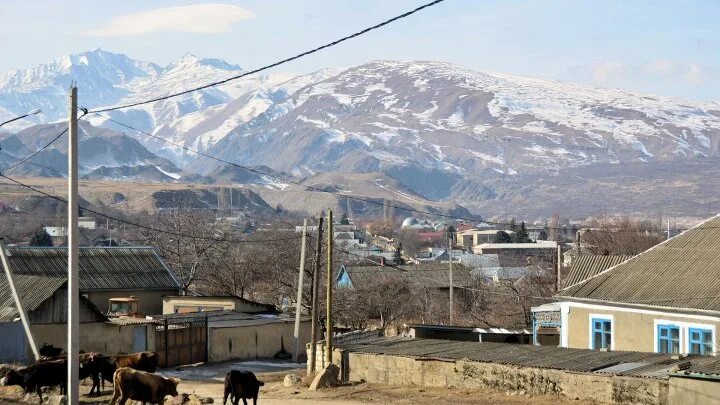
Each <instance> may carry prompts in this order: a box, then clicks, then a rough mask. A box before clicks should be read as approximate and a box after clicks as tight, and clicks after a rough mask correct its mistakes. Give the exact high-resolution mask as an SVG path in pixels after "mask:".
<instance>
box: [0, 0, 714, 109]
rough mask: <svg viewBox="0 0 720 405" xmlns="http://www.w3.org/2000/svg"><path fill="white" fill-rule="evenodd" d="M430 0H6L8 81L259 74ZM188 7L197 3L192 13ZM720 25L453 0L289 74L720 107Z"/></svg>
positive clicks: (2, 25)
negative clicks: (580, 86)
mask: <svg viewBox="0 0 720 405" xmlns="http://www.w3.org/2000/svg"><path fill="white" fill-rule="evenodd" d="M424 1H425V0H352V1H351V0H303V1H300V0H238V1H232V0H216V1H214V2H198V1H182V0H180V1H178V0H154V1H146V0H145V1H140V0H124V1H100V2H92V1H87V0H85V1H62V2H60V1H50V0H0V55H1V57H0V72H1V71H6V70H11V69H15V68H20V67H28V66H32V65H34V64H37V63H41V62H44V61H46V60H49V59H52V58H54V57H57V56H61V55H63V54H67V53H78V52H82V51H86V50H91V49H94V48H98V47H100V48H103V49H105V50H108V51H113V52H121V53H125V54H127V55H129V56H131V57H133V58H137V59H143V60H148V61H152V62H156V63H158V64H161V65H165V64H168V63H170V62H172V61H173V60H176V59H178V58H180V57H181V56H182V55H183V54H185V53H186V52H191V53H193V54H196V55H198V56H202V57H217V58H222V59H225V60H227V61H228V62H232V63H237V64H239V65H241V66H242V67H244V68H246V69H249V68H253V67H256V66H259V65H262V64H266V63H268V62H271V61H274V60H276V59H280V58H283V57H285V56H287V55H290V54H293V53H295V52H298V51H301V50H304V49H306V48H310V47H313V46H316V45H318V44H320V43H323V42H326V41H328V40H330V39H334V38H336V37H339V36H342V35H344V34H347V33H350V32H352V31H354V30H357V29H359V28H362V27H365V26H367V25H370V24H374V23H376V22H378V21H380V20H382V19H385V18H387V17H390V16H393V15H395V14H398V13H400V12H402V11H405V10H407V9H411V8H414V7H415V6H417V5H419V4H421V3H423V2H424ZM189 5H195V6H194V7H191V8H184V7H180V6H189ZM178 7H180V8H178ZM719 22H720V1H716V0H703V1H684V2H677V1H658V0H655V1H649V0H646V1H640V0H633V1H626V0H623V1H619V0H618V1H610V0H605V1H596V0H594V1H579V0H577V1H575V0H573V1H570V0H567V1H563V0H555V1H539V0H538V1H520V0H504V1H496V0H490V1H483V0H446V2H445V3H442V4H440V5H438V6H435V7H433V8H431V9H429V10H425V11H423V12H421V13H420V14H417V15H414V16H412V17H410V18H408V19H406V20H404V21H402V22H399V23H396V24H393V25H391V26H389V27H386V28H385V29H383V30H381V31H377V32H375V33H372V34H370V35H367V36H365V37H362V38H360V39H357V40H354V41H352V42H349V43H346V44H344V45H341V46H340V47H337V48H333V49H330V50H327V51H324V52H322V53H321V54H316V55H313V56H310V57H308V58H306V59H303V60H301V61H297V62H294V63H292V64H289V65H286V66H284V67H282V68H278V70H283V71H295V72H305V71H312V70H316V69H319V68H323V67H328V66H349V65H353V64H359V63H363V62H366V61H369V60H373V59H401V60H439V61H447V62H453V63H457V64H461V65H464V66H468V67H471V68H474V69H477V70H490V71H497V72H503V73H513V74H520V75H525V76H533V77H542V78H549V79H557V80H562V81H571V82H581V83H586V84H592V85H597V86H601V87H620V88H625V89H631V90H639V91H643V92H649V93H657V94H666V95H674V96H680V97H686V98H692V99H701V100H720V52H718V51H719V50H720V28H718V26H720V23H719Z"/></svg>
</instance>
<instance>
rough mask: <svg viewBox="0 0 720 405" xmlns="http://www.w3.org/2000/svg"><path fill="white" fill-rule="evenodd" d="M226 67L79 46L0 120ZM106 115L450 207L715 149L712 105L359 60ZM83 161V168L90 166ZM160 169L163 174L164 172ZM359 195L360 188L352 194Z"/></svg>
mask: <svg viewBox="0 0 720 405" xmlns="http://www.w3.org/2000/svg"><path fill="white" fill-rule="evenodd" d="M242 72H243V71H242V69H241V68H240V67H239V66H237V65H232V64H229V63H227V62H224V61H221V60H218V59H201V58H198V57H195V56H193V55H186V56H184V57H183V58H181V59H180V60H178V61H177V62H175V63H172V64H170V65H168V66H166V67H160V66H158V65H156V64H153V63H150V62H142V61H137V60H133V59H130V58H128V57H126V56H124V55H118V54H112V53H109V52H105V51H101V50H95V51H91V52H87V53H83V54H79V55H73V56H67V57H64V58H60V59H57V60H55V61H52V62H50V63H48V64H44V65H39V66H37V67H34V68H31V69H24V70H17V71H14V72H9V73H6V74H3V75H0V119H1V118H4V117H5V116H12V114H20V113H23V112H26V111H27V110H30V109H32V108H37V107H40V108H42V109H43V110H44V111H45V114H44V115H42V116H36V117H34V118H35V119H38V120H45V121H53V120H59V119H62V118H64V117H65V115H66V112H65V110H66V101H67V100H66V93H67V86H68V84H69V82H70V80H76V81H77V82H78V85H79V87H80V89H79V92H80V104H81V105H83V106H87V107H99V106H109V105H115V104H125V103H131V102H134V101H139V100H144V99H147V98H151V97H156V96H162V95H165V94H169V93H174V92H178V91H182V90H185V89H188V88H191V87H194V86H199V85H203V84H206V83H208V82H213V81H217V80H221V79H226V78H228V77H231V76H237V75H239V74H241V73H242ZM109 115H111V116H112V117H113V118H114V119H117V120H119V121H121V122H124V123H126V124H129V125H132V126H135V127H137V128H140V129H142V130H144V131H147V132H151V133H153V134H154V135H157V136H160V137H162V138H165V139H167V140H170V141H171V142H173V143H176V144H177V145H182V146H185V147H190V148H193V149H198V150H201V151H204V152H207V153H209V154H211V155H214V156H218V157H221V158H223V159H225V160H227V161H231V162H235V163H239V164H243V165H247V166H253V167H261V166H263V165H264V166H267V167H268V168H269V169H268V170H270V169H272V170H274V171H281V172H287V173H290V174H291V175H292V176H295V178H296V179H302V178H309V177H312V176H315V175H317V174H318V173H368V174H369V173H376V172H382V173H383V175H389V176H391V177H392V178H394V179H396V180H398V181H399V182H400V183H402V184H403V185H404V186H405V187H407V188H408V190H410V191H412V192H414V193H417V194H418V195H420V196H422V197H425V198H429V199H435V200H450V199H456V200H457V201H458V202H460V203H462V204H473V203H477V202H478V201H490V200H498V201H500V200H501V199H503V198H511V199H517V198H520V197H521V196H523V195H526V194H527V189H526V188H524V187H525V186H524V184H525V182H530V181H533V182H538V181H539V180H538V178H539V177H538V176H550V177H552V176H556V177H557V176H558V174H559V173H560V174H563V173H566V171H568V170H571V169H574V168H581V167H582V168H587V169H586V170H584V171H583V173H585V175H587V174H588V173H593V172H594V171H597V170H600V171H602V170H604V168H609V167H617V164H618V163H623V164H632V165H635V166H633V167H636V166H637V165H638V164H640V165H646V166H642V167H641V166H637V170H642V172H643V173H648V171H652V168H653V167H656V166H655V165H660V164H663V165H665V166H663V167H665V169H663V170H667V167H671V166H672V165H674V164H676V163H677V162H690V161H693V162H695V161H697V160H699V159H700V160H701V159H707V158H711V159H712V158H715V157H718V156H719V155H720V154H719V153H718V148H719V147H720V146H719V145H720V103H719V102H697V101H688V100H681V99H677V98H671V97H662V96H653V95H646V94H639V93H633V92H627V91H622V90H617V89H599V88H593V87H588V86H581V85H574V84H569V83H562V82H557V81H548V80H540V79H531V78H525V77H519V76H512V75H505V74H499V73H488V72H478V71H474V70H471V69H467V68H464V67H460V66H456V65H452V64H447V63H440V62H396V61H375V62H369V63H366V64H363V65H360V66H355V67H351V68H349V69H326V70H322V71H319V72H315V73H313V74H294V73H272V74H266V75H251V76H248V77H243V78H240V79H238V80H233V81H230V82H228V83H226V84H224V85H222V86H219V87H213V88H209V89H205V90H201V91H198V92H193V93H190V94H186V95H183V96H181V97H177V98H173V99H170V100H164V101H159V102H155V103H151V104H148V105H143V106H138V107H135V108H129V109H123V110H118V111H113V112H111V113H110V114H109ZM88 120H89V121H90V122H91V123H92V124H93V125H95V126H103V127H106V128H111V129H114V130H117V131H122V132H124V133H125V134H126V135H127V136H128V137H131V138H133V139H135V140H137V142H138V144H139V145H142V146H143V147H144V148H146V149H147V150H148V151H149V152H148V153H151V154H153V156H156V157H160V158H164V159H167V160H169V161H171V162H173V163H174V165H176V166H178V167H180V168H181V169H182V170H183V171H184V173H186V174H187V173H192V174H195V175H198V174H200V175H210V177H209V178H210V179H213V181H221V182H242V181H246V180H247V181H252V182H257V180H258V179H246V178H245V177H244V176H242V175H239V174H238V173H235V170H234V169H233V170H229V169H228V168H227V167H225V168H220V169H218V168H219V167H220V166H221V163H219V162H217V161H213V160H210V159H207V158H203V157H198V156H196V155H194V154H193V153H189V152H186V151H184V150H183V149H182V148H181V147H178V146H173V145H168V144H167V143H165V142H162V141H159V140H157V139H153V138H150V137H147V136H145V135H141V134H138V133H135V132H134V131H130V130H127V129H125V128H122V127H119V126H115V125H114V124H113V123H112V122H108V121H106V119H105V117H103V116H101V115H92V116H89V117H88ZM20 125H22V124H20ZM13 128H15V129H17V127H10V129H13ZM3 129H4V130H5V129H6V128H5V127H3ZM8 140H9V139H8ZM15 146H16V147H18V148H21V147H22V145H15ZM25 146H27V149H28V150H27V151H30V150H32V148H31V147H30V146H31V145H25ZM48 153H50V152H48ZM18 155H20V153H19V152H18ZM98 156H99V157H98V158H97V159H95V160H94V161H93V162H94V163H93V167H95V169H94V170H97V169H100V167H96V165H97V164H99V163H101V162H102V161H104V160H105V158H106V156H104V155H102V154H99V155H98ZM47 159H59V158H58V157H57V156H55V157H53V156H48V157H47ZM668 162H669V163H668ZM171 164H172V163H171ZM668 164H669V165H670V166H668ZM111 166H112V165H111ZM114 167H119V166H114ZM129 167H131V166H129ZM657 167H660V166H657ZM160 168H161V169H162V170H165V171H168V170H166V169H165V168H163V166H161V167H160ZM175 169H177V168H175ZM175 169H173V170H169V171H168V173H178V172H179V171H180V170H179V169H177V170H175ZM658 170H660V169H658ZM150 171H151V172H152V170H150ZM100 172H101V173H96V175H98V176H102V177H103V178H108V177H112V176H113V175H114V174H113V173H118V175H123V176H129V175H134V173H141V174H142V173H147V170H145V169H143V170H130V169H123V170H122V172H123V173H125V174H119V173H120V172H119V171H118V170H114V171H113V170H110V171H108V169H107V168H104V169H102V170H101V171H100ZM154 175H155V173H153V174H152V176H154ZM251 177H253V176H251ZM255 177H257V176H255ZM185 178H187V177H185ZM197 178H200V177H199V176H197ZM236 179H240V180H237V181H236ZM241 180H242V181H241ZM265 180H268V179H264V181H265ZM513 182H515V183H517V184H514V183H513ZM266 183H268V184H269V183H270V181H266ZM366 183H367V182H366ZM511 183H512V184H511ZM520 183H522V184H520ZM551 183H552V184H553V186H552V187H557V186H556V185H555V184H556V183H555V182H551ZM273 187H275V188H276V189H282V187H279V186H278V185H277V184H275V185H274V186H273ZM343 187H345V186H343ZM348 187H350V186H348ZM361 188H363V190H365V192H367V190H366V189H367V187H366V186H365V185H364V186H362V187H361ZM350 191H351V192H353V190H350ZM498 204H500V205H502V204H504V203H502V202H499V203H498ZM576 205H577V204H576Z"/></svg>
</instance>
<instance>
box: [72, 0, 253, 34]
mask: <svg viewBox="0 0 720 405" xmlns="http://www.w3.org/2000/svg"><path fill="white" fill-rule="evenodd" d="M253 17H255V14H254V13H253V12H252V11H250V10H246V9H244V8H242V7H238V6H235V5H231V4H196V5H190V6H179V7H166V8H158V9H154V10H147V11H142V12H139V13H133V14H126V15H121V16H117V17H113V18H112V19H111V20H110V21H109V22H108V23H107V25H106V26H104V27H102V28H99V29H96V30H91V31H86V32H84V33H83V34H84V35H91V36H102V37H112V36H132V35H144V34H151V33H160V32H190V33H196V34H218V33H223V32H228V31H230V30H231V29H232V26H233V25H234V24H235V23H237V22H238V21H242V20H246V19H249V18H253Z"/></svg>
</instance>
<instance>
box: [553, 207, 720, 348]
mask: <svg viewBox="0 0 720 405" xmlns="http://www.w3.org/2000/svg"><path fill="white" fill-rule="evenodd" d="M718 229H720V217H718V216H715V217H713V218H710V219H709V220H707V221H705V222H703V223H701V224H700V225H698V226H696V227H694V228H692V229H690V230H688V231H686V232H684V233H682V234H680V235H678V236H676V237H674V238H671V239H669V240H667V241H665V242H662V243H660V244H658V245H656V246H654V247H652V248H650V249H648V250H647V251H645V252H643V253H641V254H639V255H637V256H635V257H632V258H630V259H628V260H625V261H623V262H621V263H619V264H617V265H615V266H612V267H610V268H608V269H607V270H604V271H600V272H598V273H597V274H594V275H590V276H589V278H587V279H585V280H582V281H579V282H577V283H575V284H572V283H568V285H567V286H566V287H565V289H563V290H562V291H560V292H559V293H558V294H557V295H556V298H557V299H558V300H559V302H558V303H556V304H555V306H556V307H557V309H558V312H559V318H560V324H561V336H560V346H562V347H570V348H588V349H593V350H625V351H643V352H656V353H670V354H701V355H715V354H716V353H717V350H718V348H717V339H718V337H717V329H718V326H719V325H720V296H719V295H718V293H717V292H718V291H720V260H718V251H719V250H720V232H718ZM579 278H582V277H579Z"/></svg>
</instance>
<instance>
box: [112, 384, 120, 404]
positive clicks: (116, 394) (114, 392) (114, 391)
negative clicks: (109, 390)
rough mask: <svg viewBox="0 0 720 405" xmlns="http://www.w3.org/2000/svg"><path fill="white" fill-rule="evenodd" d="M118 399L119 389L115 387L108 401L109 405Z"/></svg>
mask: <svg viewBox="0 0 720 405" xmlns="http://www.w3.org/2000/svg"><path fill="white" fill-rule="evenodd" d="M118 398H120V387H115V389H114V390H113V396H112V398H111V399H110V405H114V404H115V401H117V399H118Z"/></svg>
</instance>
